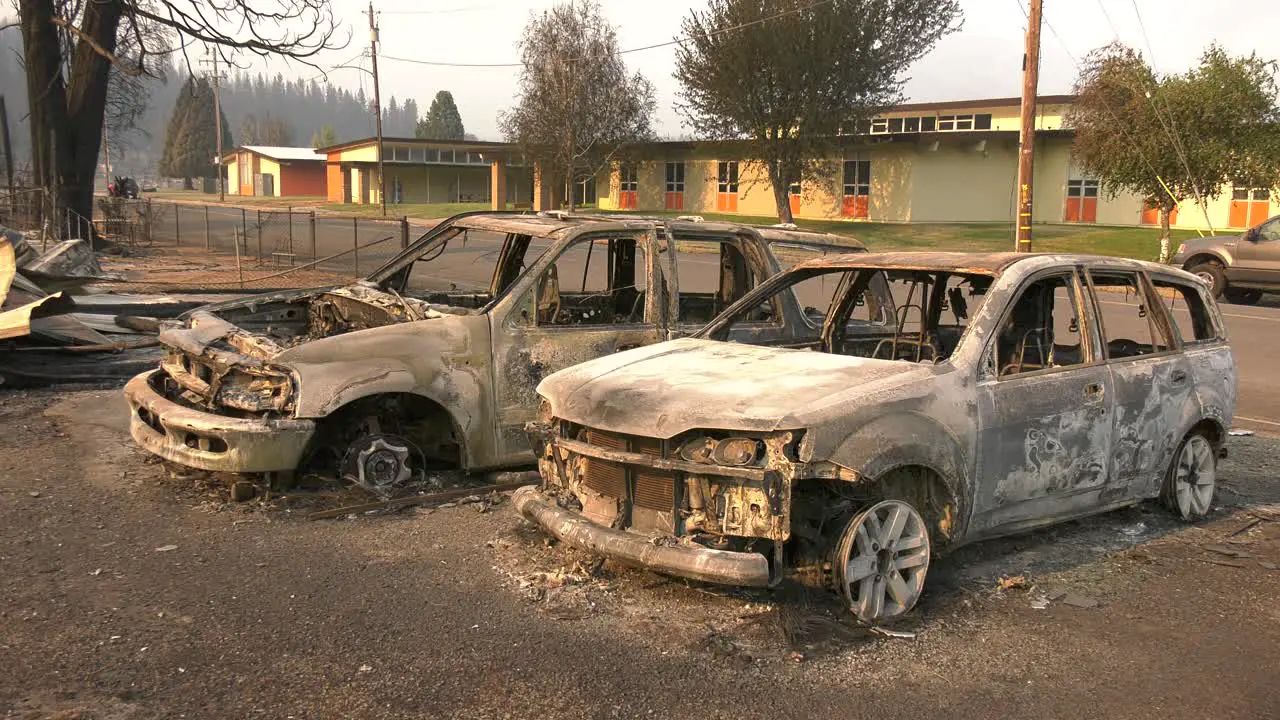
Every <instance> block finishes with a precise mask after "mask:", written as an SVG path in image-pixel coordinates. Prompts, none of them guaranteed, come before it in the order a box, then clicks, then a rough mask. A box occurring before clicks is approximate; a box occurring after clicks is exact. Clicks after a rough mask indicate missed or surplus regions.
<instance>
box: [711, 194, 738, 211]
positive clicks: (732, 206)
mask: <svg viewBox="0 0 1280 720" xmlns="http://www.w3.org/2000/svg"><path fill="white" fill-rule="evenodd" d="M716 210H719V211H720V212H738V194H737V193H729V192H722V193H717V194H716Z"/></svg>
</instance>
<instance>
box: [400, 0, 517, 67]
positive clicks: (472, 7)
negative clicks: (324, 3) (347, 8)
mask: <svg viewBox="0 0 1280 720" xmlns="http://www.w3.org/2000/svg"><path fill="white" fill-rule="evenodd" d="M496 7H498V6H497V5H494V4H489V5H466V6H463V7H455V8H443V9H440V10H379V11H378V12H379V13H381V14H383V15H448V14H450V13H462V12H475V11H478V10H490V9H492V8H496ZM383 57H385V56H383Z"/></svg>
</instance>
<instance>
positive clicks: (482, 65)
mask: <svg viewBox="0 0 1280 720" xmlns="http://www.w3.org/2000/svg"><path fill="white" fill-rule="evenodd" d="M831 2H832V0H819V2H815V3H812V4H809V5H803V6H801V7H797V8H791V9H790V10H784V11H782V12H780V13H776V14H774V15H770V16H768V17H763V18H759V19H757V20H751V21H749V22H744V23H740V24H738V25H731V26H729V27H726V28H720V29H719V30H714V31H712V32H709V33H707V35H709V36H712V37H714V36H717V35H723V34H724V33H728V32H733V31H735V30H742V29H744V28H749V27H752V26H755V25H761V24H764V23H767V22H772V21H773V20H777V19H778V18H782V17H786V16H787V15H794V14H796V13H800V12H804V11H805V10H812V9H813V8H816V7H820V6H822V5H829V4H831ZM687 39H688V38H681V37H677V38H676V39H674V40H668V41H666V42H660V43H654V44H652V45H644V46H642V47H634V48H628V49H626V50H619V51H618V52H617V53H616V54H617V55H626V54H628V53H635V52H642V51H645V50H654V49H657V48H662V47H669V46H671V45H679V44H681V43H683V42H685V40H687ZM381 57H382V58H383V59H384V60H395V61H397V62H407V63H413V64H415V65H430V66H433V67H462V68H509V67H524V63H518V62H516V63H457V62H442V61H436V60H416V59H413V58H403V57H395V56H392V55H387V54H385V53H383V54H382V55H381ZM595 59H596V58H593V57H579V58H569V59H566V60H564V61H563V62H579V61H590V60H595Z"/></svg>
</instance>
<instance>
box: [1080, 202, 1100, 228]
mask: <svg viewBox="0 0 1280 720" xmlns="http://www.w3.org/2000/svg"><path fill="white" fill-rule="evenodd" d="M1097 221H1098V198H1096V197H1087V198H1085V199H1084V205H1083V207H1081V209H1080V222H1087V223H1091V222H1097Z"/></svg>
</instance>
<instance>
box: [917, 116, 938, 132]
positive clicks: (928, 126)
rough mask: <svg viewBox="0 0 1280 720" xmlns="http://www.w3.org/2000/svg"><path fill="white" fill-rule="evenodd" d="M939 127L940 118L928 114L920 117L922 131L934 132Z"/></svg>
mask: <svg viewBox="0 0 1280 720" xmlns="http://www.w3.org/2000/svg"><path fill="white" fill-rule="evenodd" d="M937 129H938V118H936V117H934V116H932V115H926V116H925V117H922V118H920V132H934V131H935V130H937Z"/></svg>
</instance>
